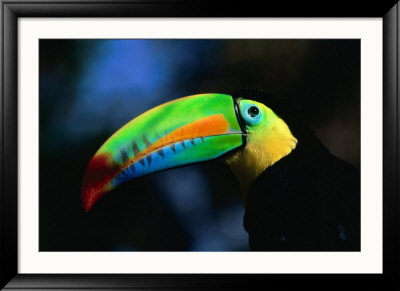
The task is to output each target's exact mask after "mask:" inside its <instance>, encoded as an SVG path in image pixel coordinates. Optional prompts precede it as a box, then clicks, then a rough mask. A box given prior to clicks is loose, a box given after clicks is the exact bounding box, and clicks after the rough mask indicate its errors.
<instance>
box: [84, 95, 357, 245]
mask: <svg viewBox="0 0 400 291" xmlns="http://www.w3.org/2000/svg"><path fill="white" fill-rule="evenodd" d="M213 159H219V160H221V161H223V162H224V163H225V164H226V165H227V166H229V167H230V168H231V170H232V171H233V174H234V176H235V177H236V178H237V180H238V182H239V185H240V190H241V191H240V192H241V195H242V200H243V205H244V207H245V215H244V220H243V221H244V224H243V225H244V228H245V229H246V231H247V232H248V234H249V247H250V250H253V251H360V248H361V242H360V238H361V232H360V214H361V213H360V212H361V210H360V173H359V171H358V170H356V169H355V168H354V167H352V166H351V165H350V164H348V163H346V162H345V161H343V160H341V159H339V158H337V157H335V156H334V155H332V154H331V153H330V152H329V150H328V149H327V148H326V147H325V146H324V145H323V144H322V143H321V142H320V141H319V140H318V138H317V137H316V136H315V134H314V133H313V131H312V130H311V129H310V127H309V126H307V125H306V123H305V122H304V121H303V119H302V118H301V117H299V114H298V113H297V112H296V110H295V109H293V108H290V106H288V105H287V104H284V103H283V102H280V100H279V99H277V98H273V97H272V96H270V95H268V94H267V93H265V92H264V91H262V90H257V89H245V90H241V91H239V92H237V93H235V94H233V95H228V94H214V93H212V94H198V95H192V96H188V97H183V98H179V99H176V100H173V101H170V102H167V103H164V104H162V105H159V106H157V107H155V108H153V109H151V110H149V111H147V112H145V113H143V114H141V115H139V116H138V117H136V118H134V119H132V120H131V121H130V122H128V123H127V124H125V125H124V126H123V127H121V128H120V129H119V130H117V131H116V132H115V133H114V134H113V135H112V136H111V137H110V138H109V139H108V140H107V141H106V142H105V143H104V144H103V145H102V146H101V147H100V148H99V149H98V150H97V152H96V153H95V155H94V156H93V158H92V159H91V160H90V162H89V164H88V166H87V168H86V171H85V174H84V177H83V182H82V191H81V197H82V204H83V207H84V209H85V211H89V210H90V209H91V208H92V206H93V205H94V204H95V203H96V201H98V200H99V199H100V198H101V197H102V196H104V195H105V194H107V193H109V192H110V191H112V190H113V189H114V188H115V187H117V186H118V185H120V184H122V183H125V182H128V181H130V180H132V179H134V178H137V177H140V176H144V175H148V174H151V173H154V172H158V171H161V170H166V169H170V168H175V167H181V166H185V165H189V164H193V163H199V162H206V161H209V160H213Z"/></svg>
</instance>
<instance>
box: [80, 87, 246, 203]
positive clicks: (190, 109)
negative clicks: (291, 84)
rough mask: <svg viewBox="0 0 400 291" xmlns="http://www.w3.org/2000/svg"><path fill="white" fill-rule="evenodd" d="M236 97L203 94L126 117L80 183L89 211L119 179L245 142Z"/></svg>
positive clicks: (211, 154) (210, 155)
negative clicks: (128, 120) (236, 107)
mask: <svg viewBox="0 0 400 291" xmlns="http://www.w3.org/2000/svg"><path fill="white" fill-rule="evenodd" d="M235 106H236V104H235V100H234V99H233V98H232V96H229V95H223V94H201V95H194V96H189V97H184V98H180V99H177V100H174V101H171V102H168V103H165V104H163V105H160V106H157V107H155V108H153V109H151V110H149V111H147V112H145V113H143V114H142V115H140V116H138V117H136V118H135V119H133V120H131V121H130V122H128V123H127V124H126V125H124V126H123V127H122V128H120V129H119V130H118V131H117V132H115V133H114V134H113V135H112V136H111V137H110V138H109V139H108V140H107V141H106V142H105V143H104V144H103V145H102V146H101V147H100V149H99V150H98V151H97V152H96V154H95V155H94V157H93V158H92V160H91V161H90V162H89V165H88V166H87V169H86V172H85V175H84V178H83V184H82V203H83V207H84V208H85V210H86V211H89V209H90V208H91V207H92V206H93V204H94V203H95V202H96V201H97V200H98V199H99V198H100V197H102V196H104V195H105V194H106V193H107V192H109V191H111V190H112V189H114V188H115V187H116V186H118V185H119V184H121V183H124V182H126V181H128V180H131V179H133V178H137V177H140V176H143V175H146V174H150V173H154V172H156V171H160V170H164V169H169V168H174V167H179V166H183V165H188V164H192V163H197V162H201V161H207V160H211V159H215V158H218V157H220V156H222V155H224V154H226V153H228V152H230V151H232V150H235V149H238V148H240V147H242V146H243V145H244V141H245V137H244V132H243V131H242V129H241V127H240V124H239V121H238V117H237V110H236V109H235Z"/></svg>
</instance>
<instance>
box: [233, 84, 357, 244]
mask: <svg viewBox="0 0 400 291" xmlns="http://www.w3.org/2000/svg"><path fill="white" fill-rule="evenodd" d="M236 96H237V97H239V96H240V97H244V98H246V99H251V100H256V101H259V102H262V103H263V104H265V105H266V106H268V107H270V108H271V109H272V110H274V111H275V113H277V114H278V115H279V116H280V117H281V118H282V119H283V120H284V121H285V122H286V123H287V124H288V126H289V128H290V129H291V131H292V133H293V135H294V136H295V137H296V138H297V139H298V144H297V147H296V148H295V149H294V150H293V152H291V153H290V154H289V155H287V156H286V157H284V158H282V159H281V160H279V161H278V162H276V163H275V164H274V165H272V166H271V167H269V168H267V169H266V170H265V172H264V173H262V174H261V175H260V176H259V177H258V178H257V179H256V181H254V182H253V184H252V185H251V188H250V191H249V193H248V196H247V207H246V212H245V217H244V226H245V229H246V230H247V232H248V233H249V244H250V249H251V250H255V251H359V250H360V173H359V171H358V170H356V169H355V168H353V167H352V166H351V165H349V164H348V163H346V162H345V161H343V160H341V159H339V158H337V157H335V156H333V155H332V154H331V153H330V152H329V151H328V149H327V148H326V147H325V146H324V145H323V144H322V143H321V142H320V141H319V140H318V139H317V138H316V137H315V135H314V134H313V132H312V131H311V130H310V129H309V128H308V127H307V126H305V125H304V123H303V122H302V121H301V120H300V119H299V118H298V117H297V114H295V113H293V111H292V110H289V109H288V108H285V106H284V105H283V104H280V103H279V102H278V101H277V100H275V99H273V98H271V97H270V96H268V95H266V94H265V93H264V92H261V91H256V90H244V91H241V92H238V93H237V94H236Z"/></svg>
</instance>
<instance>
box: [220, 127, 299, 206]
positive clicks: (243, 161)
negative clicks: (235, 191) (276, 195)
mask: <svg viewBox="0 0 400 291" xmlns="http://www.w3.org/2000/svg"><path fill="white" fill-rule="evenodd" d="M296 144H297V139H296V138H295V137H294V136H293V135H292V134H291V132H290V131H289V130H288V131H285V132H282V133H281V134H275V135H274V136H269V137H268V139H264V140H254V139H253V140H252V139H251V138H250V142H248V144H247V145H246V147H245V148H244V149H242V150H240V151H238V152H236V153H234V154H233V155H232V156H230V157H228V158H227V159H226V163H227V164H228V165H229V167H230V168H231V169H232V171H233V173H234V175H235V176H236V178H237V179H238V181H239V183H240V187H241V193H242V199H243V202H244V204H245V205H246V197H247V193H248V191H249V189H250V186H251V183H253V181H254V180H255V179H256V178H257V177H258V176H259V175H260V174H261V173H263V172H264V171H265V170H266V169H267V168H268V167H271V166H272V165H274V164H275V163H276V162H278V161H279V160H280V159H282V158H283V157H285V156H287V155H288V154H290V153H291V152H292V151H293V149H294V148H295V147H296Z"/></svg>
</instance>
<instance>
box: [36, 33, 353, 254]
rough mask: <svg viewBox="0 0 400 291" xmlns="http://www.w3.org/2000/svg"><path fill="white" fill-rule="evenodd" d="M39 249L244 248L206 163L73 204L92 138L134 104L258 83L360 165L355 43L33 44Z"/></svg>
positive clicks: (222, 176)
mask: <svg viewBox="0 0 400 291" xmlns="http://www.w3.org/2000/svg"><path fill="white" fill-rule="evenodd" d="M39 45H40V60H39V62H40V72H39V73H40V80H39V82H40V89H39V90H40V92H39V96H40V97H39V99H40V100H39V103H40V104H39V108H40V153H39V154H40V157H39V159H40V160H39V163H40V165H39V171H40V190H39V199H40V206H39V207H40V209H39V215H40V217H39V227H40V229H39V238H40V241H39V247H40V251H247V250H248V236H247V233H246V232H245V230H244V228H243V220H242V219H243V214H244V209H243V206H242V203H241V200H240V193H239V185H238V183H237V181H236V180H235V178H234V176H233V174H232V173H231V172H230V170H229V169H228V168H227V167H226V166H225V165H224V164H222V163H220V162H218V161H212V162H209V163H205V164H197V165H192V166H188V167H185V168H179V169H174V170H169V171H165V172H161V173H156V174H153V175H150V176H147V177H142V178H139V179H137V180H134V181H132V182H130V183H126V184H124V185H121V186H120V187H118V188H117V189H115V190H114V191H113V192H112V193H110V194H109V195H107V196H105V197H103V198H102V199H101V200H100V201H99V202H98V203H97V204H96V205H95V206H94V207H93V209H92V210H91V211H90V212H89V213H85V212H84V210H83V208H82V206H81V201H80V188H81V181H82V177H83V173H84V171H85V168H86V166H87V164H88V162H89V160H90V158H91V157H92V156H93V154H94V153H95V152H96V150H97V149H98V148H99V147H100V146H101V145H102V144H103V142H104V141H105V140H106V139H107V138H108V137H109V136H110V135H111V134H112V133H114V132H115V131H116V130H117V129H118V128H120V127H121V126H122V125H124V124H125V123H127V122H128V121H129V120H131V119H132V118H134V117H136V116H137V115H139V114H141V113H143V112H144V111H146V110H148V109H150V108H152V107H154V106H156V105H159V104H161V103H164V102H166V101H169V100H172V99H176V98H179V97H183V96H187V95H192V94H199V93H226V94H233V93H235V92H236V91H237V90H239V89H243V88H259V89H264V90H265V91H267V92H269V93H270V94H272V95H274V96H276V97H278V98H282V99H283V100H285V102H287V103H289V104H290V105H291V106H294V107H295V108H298V110H299V112H301V115H302V117H304V119H305V120H306V121H307V122H308V123H309V125H310V126H311V127H312V128H313V129H314V131H315V132H316V135H317V136H318V137H319V138H320V139H321V141H322V142H323V143H324V144H325V145H326V146H327V147H328V148H329V150H330V151H331V152H332V153H333V154H335V155H336V156H338V157H340V158H342V159H344V160H346V161H347V162H349V163H351V164H352V165H353V166H355V167H356V168H358V169H359V168H360V41H359V40H72V39H71V40H45V39H42V40H40V44H39Z"/></svg>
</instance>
